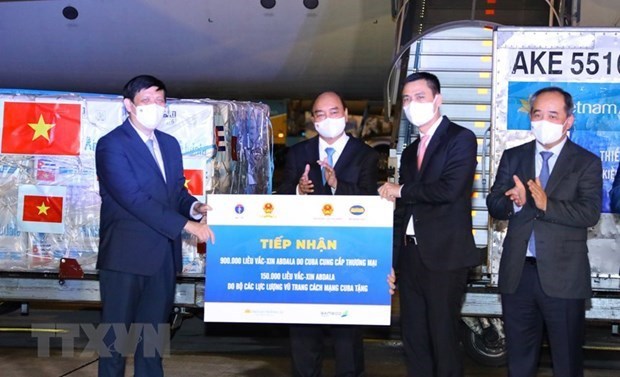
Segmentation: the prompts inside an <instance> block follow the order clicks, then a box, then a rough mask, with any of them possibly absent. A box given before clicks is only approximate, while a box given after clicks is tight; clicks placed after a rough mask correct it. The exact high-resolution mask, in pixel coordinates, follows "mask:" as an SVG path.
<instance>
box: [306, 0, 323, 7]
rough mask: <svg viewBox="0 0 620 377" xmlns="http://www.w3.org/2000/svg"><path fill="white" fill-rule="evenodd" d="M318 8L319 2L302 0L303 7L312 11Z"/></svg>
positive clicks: (317, 0) (316, 0)
mask: <svg viewBox="0 0 620 377" xmlns="http://www.w3.org/2000/svg"><path fill="white" fill-rule="evenodd" d="M318 6H319V0H304V7H306V8H308V9H314V8H316V7H318Z"/></svg>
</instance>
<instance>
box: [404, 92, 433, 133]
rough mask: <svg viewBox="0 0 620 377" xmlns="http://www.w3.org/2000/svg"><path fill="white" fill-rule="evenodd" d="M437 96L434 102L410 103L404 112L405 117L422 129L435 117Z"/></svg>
mask: <svg viewBox="0 0 620 377" xmlns="http://www.w3.org/2000/svg"><path fill="white" fill-rule="evenodd" d="M436 99H437V96H435V98H433V102H413V101H411V102H409V104H408V105H407V106H405V107H404V109H403V111H404V112H405V116H406V117H407V119H408V120H409V122H411V124H413V125H414V126H417V127H420V126H422V125H424V124H426V123H428V122H429V121H430V120H431V119H433V117H434V116H435V113H436V111H435V100H436Z"/></svg>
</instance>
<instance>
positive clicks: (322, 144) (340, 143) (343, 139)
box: [319, 133, 349, 153]
mask: <svg viewBox="0 0 620 377" xmlns="http://www.w3.org/2000/svg"><path fill="white" fill-rule="evenodd" d="M347 141H349V135H347V134H346V133H343V134H342V136H340V137H339V138H338V140H336V141H335V142H334V144H327V142H326V141H325V140H323V138H320V137H319V153H320V152H322V151H325V148H327V147H332V148H334V149H335V150H336V153H340V152H342V150H343V149H344V146H345V145H347Z"/></svg>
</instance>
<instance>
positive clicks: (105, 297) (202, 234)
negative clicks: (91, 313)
mask: <svg viewBox="0 0 620 377" xmlns="http://www.w3.org/2000/svg"><path fill="white" fill-rule="evenodd" d="M123 97H124V99H123V103H124V106H125V109H126V110H127V112H128V113H129V117H128V118H127V120H125V122H124V123H123V124H121V125H120V126H118V127H117V128H115V129H114V130H112V131H111V132H110V133H108V134H107V135H105V136H103V137H102V138H101V139H100V140H99V141H98V143H97V150H96V166H97V177H98V179H99V192H100V195H101V216H100V222H101V223H100V242H99V254H98V259H97V268H98V269H99V282H100V291H101V302H102V317H101V325H102V326H107V325H110V326H111V328H110V329H109V330H108V332H107V334H106V336H105V339H104V342H105V344H106V347H107V348H108V349H107V352H106V350H101V351H100V360H99V376H115V377H116V376H118V377H122V376H124V375H125V356H127V353H132V352H134V349H133V348H131V349H127V347H126V346H127V344H122V343H123V342H122V340H123V339H122V338H123V336H122V335H121V334H120V333H119V331H122V332H124V333H125V334H127V331H128V330H129V329H130V327H131V325H132V324H133V325H134V329H135V328H137V329H141V328H144V329H147V328H148V329H147V330H145V331H144V332H142V333H139V334H136V336H139V338H136V339H140V341H139V342H138V344H137V346H136V347H135V354H134V364H135V371H134V375H135V376H145V377H147V376H148V377H156V376H163V368H162V361H161V355H160V354H159V352H153V351H161V350H163V346H164V343H165V342H166V341H168V339H162V337H161V336H159V337H157V341H158V342H159V343H158V344H152V343H153V342H155V339H153V338H154V336H152V334H153V332H157V331H160V330H161V327H160V326H161V325H164V326H168V321H169V318H170V315H171V312H172V306H173V303H174V292H175V285H176V274H177V273H178V272H180V271H181V267H182V264H181V232H182V231H183V230H185V231H187V232H189V233H190V234H193V235H194V236H196V237H197V238H198V240H199V241H201V242H204V241H207V240H209V239H211V240H212V242H213V233H212V231H211V229H210V228H209V226H208V225H207V224H204V223H201V222H199V220H200V219H201V218H202V216H203V215H204V214H205V213H206V211H207V210H208V209H209V207H208V206H207V205H206V204H203V203H200V202H198V201H197V200H196V199H195V198H194V197H193V196H191V195H190V194H189V193H188V192H187V190H186V188H185V186H184V183H185V178H184V176H183V160H182V156H181V148H180V146H179V143H178V142H177V140H176V139H175V138H174V137H172V136H170V135H168V134H166V133H164V132H161V131H158V130H157V129H156V128H157V126H159V124H160V123H161V121H162V119H163V114H164V110H165V106H166V87H165V85H164V83H163V82H161V81H160V80H158V79H157V78H155V77H152V76H147V75H142V76H137V77H135V78H133V79H131V80H130V81H129V82H128V83H127V84H126V85H125V87H124V89H123ZM136 325H138V326H137V327H136ZM150 330H153V331H150ZM165 333H166V332H165ZM125 338H126V336H125ZM117 339H118V341H117ZM136 339H130V342H129V344H131V341H135V340H136ZM149 342H150V343H149Z"/></svg>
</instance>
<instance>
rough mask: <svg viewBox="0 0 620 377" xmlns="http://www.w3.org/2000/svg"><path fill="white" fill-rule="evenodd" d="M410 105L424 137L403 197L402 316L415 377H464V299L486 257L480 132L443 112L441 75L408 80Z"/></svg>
mask: <svg viewBox="0 0 620 377" xmlns="http://www.w3.org/2000/svg"><path fill="white" fill-rule="evenodd" d="M402 98H403V111H404V113H405V116H406V117H407V119H408V120H409V121H410V122H411V123H412V124H413V125H415V126H416V127H417V129H418V131H419V133H420V137H419V138H418V139H417V140H415V141H414V142H413V143H412V144H411V145H409V146H408V147H407V148H406V149H405V150H404V151H403V154H402V156H401V159H400V170H399V172H400V177H399V184H396V183H391V182H388V183H385V184H384V185H383V186H381V188H379V194H380V195H381V197H383V198H385V199H388V200H391V201H395V202H396V208H395V211H394V262H395V263H396V265H397V267H398V268H399V269H400V276H399V286H398V289H399V291H400V318H401V326H400V327H401V333H402V339H403V349H404V351H405V362H406V364H407V376H428V377H457V376H463V363H462V360H461V356H460V355H461V352H460V348H459V329H460V322H461V305H462V301H463V295H464V294H465V289H466V287H467V273H468V269H469V267H472V266H475V265H477V264H479V263H480V255H479V253H478V251H477V249H476V244H475V242H474V237H473V234H472V217H471V196H472V185H473V182H474V174H475V170H476V163H477V162H476V149H477V143H476V136H475V135H474V133H473V132H472V131H470V130H468V129H467V128H464V127H461V126H459V125H458V124H456V123H453V122H452V121H450V119H448V117H446V116H442V115H441V113H440V106H441V104H442V101H443V99H442V95H441V86H440V82H439V79H438V78H437V76H435V75H433V74H432V73H428V72H415V73H412V74H411V75H409V76H408V77H407V78H406V79H405V84H404V86H403V90H402Z"/></svg>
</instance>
